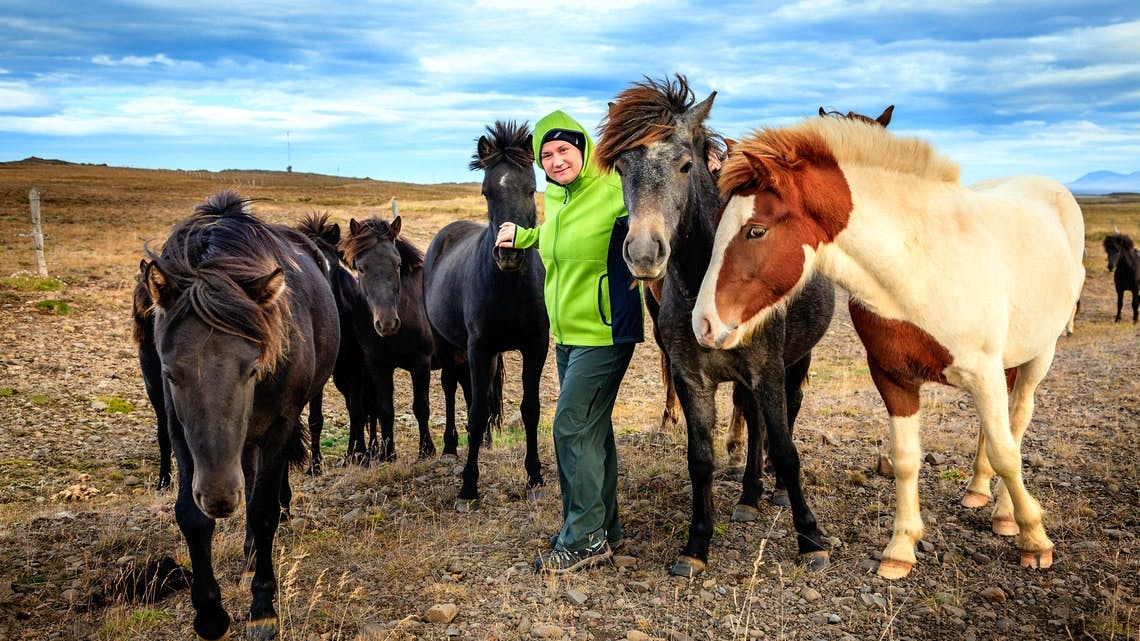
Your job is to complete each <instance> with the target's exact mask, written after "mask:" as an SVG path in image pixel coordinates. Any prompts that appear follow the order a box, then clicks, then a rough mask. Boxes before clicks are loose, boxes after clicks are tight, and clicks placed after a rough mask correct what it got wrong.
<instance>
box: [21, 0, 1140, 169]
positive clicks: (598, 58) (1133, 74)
mask: <svg viewBox="0 0 1140 641" xmlns="http://www.w3.org/2000/svg"><path fill="white" fill-rule="evenodd" d="M674 73H682V74H684V75H686V76H687V77H688V79H689V81H690V84H691V85H692V86H693V88H694V90H695V91H696V92H697V93H698V94H699V97H701V98H703V97H704V96H705V95H707V94H708V93H709V92H711V91H714V90H715V91H717V92H718V93H717V99H716V104H715V107H714V108H713V112H712V116H711V119H710V121H709V124H710V125H711V126H712V127H714V128H715V129H717V130H718V131H720V132H721V133H722V134H724V135H727V136H730V137H739V136H742V135H745V134H747V133H748V132H749V131H751V130H752V129H754V128H757V127H761V126H766V125H784V124H790V123H793V122H796V121H798V120H800V119H801V118H804V117H808V116H811V115H814V114H815V113H816V111H817V110H818V108H819V107H820V106H823V107H825V108H827V109H839V110H842V111H848V110H855V111H859V112H862V113H866V114H869V115H872V116H875V115H878V114H879V112H880V111H882V109H883V108H884V107H886V106H887V105H888V104H894V105H896V108H895V113H894V120H893V122H892V124H891V128H892V129H893V130H895V131H896V133H900V134H905V135H913V136H920V137H924V138H927V139H929V140H931V141H932V142H933V143H934V144H935V145H936V146H937V147H938V148H939V149H940V150H941V151H942V152H944V153H945V154H947V155H949V156H950V157H952V158H954V159H955V160H957V161H958V162H959V163H960V164H961V166H962V174H963V179H964V180H965V181H967V182H973V181H975V180H980V179H983V178H989V177H994V176H1001V175H1007V174H1011V173H1022V172H1032V173H1040V174H1045V175H1048V176H1052V177H1054V178H1056V179H1058V180H1061V181H1062V182H1069V181H1072V180H1075V179H1077V178H1079V177H1080V176H1082V175H1084V174H1085V173H1088V172H1091V171H1095V170H1111V171H1117V172H1120V173H1131V172H1133V171H1137V170H1140V153H1138V150H1140V2H1136V1H1135V0H1120V1H1112V2H1109V1H1103V0H1073V1H1066V2H1060V1H1052V0H1028V1H1026V0H997V1H993V2H990V1H987V0H955V1H953V2H950V1H937V0H935V1H925V0H894V1H887V0H802V1H789V2H758V1H754V0H749V1H747V2H737V1H735V0H718V1H715V2H687V1H684V0H576V1H575V2H551V3H546V4H543V3H540V2H535V1H533V0H531V1H530V2H519V1H517V0H461V1H459V2H435V1H433V0H420V1H418V2H368V1H363V0H322V2H300V1H296V0H273V1H272V2H269V1H266V0H239V1H237V2H220V1H218V0H195V1H194V2H173V1H171V0H137V1H126V0H124V1H117V2H116V1H112V2H108V1H102V0H56V1H53V2H44V1H43V0H7V1H6V2H5V3H4V7H3V9H0V161H7V160H19V159H21V158H25V157H28V156H39V157H44V158H58V159H62V160H68V161H72V162H83V163H107V164H110V165H120V166H130V167H145V168H165V169H207V170H221V169H274V170H283V169H285V167H286V166H289V165H292V167H293V168H294V170H295V171H305V172H317V173H324V174H332V175H341V176H353V177H366V176H367V177H371V178H375V179H383V180H398V181H410V182H422V183H435V182H469V181H474V180H478V179H479V176H478V175H476V174H473V173H472V172H471V171H469V170H468V169H467V164H468V162H469V161H470V158H471V155H472V154H473V153H474V151H475V140H476V139H477V138H478V137H479V135H480V134H481V133H482V132H483V128H484V127H485V126H486V125H488V124H490V123H493V122H494V121H495V120H520V121H528V122H530V123H534V122H535V121H536V120H537V119H538V118H539V117H541V116H542V115H543V114H545V113H546V112H548V111H550V110H552V109H556V108H561V109H565V110H566V111H568V112H569V113H571V114H572V115H574V116H576V117H577V118H578V119H579V120H580V121H581V122H582V123H583V124H584V125H586V126H587V127H589V128H590V129H591V130H593V129H594V128H595V127H596V125H597V124H598V121H599V120H600V118H601V117H602V114H603V112H604V109H605V107H606V103H607V101H609V100H611V99H612V98H613V97H614V96H615V95H616V94H617V93H618V92H619V91H621V90H622V89H624V88H625V87H627V86H628V85H629V84H630V83H631V82H634V81H638V80H641V79H643V77H645V76H648V77H650V78H654V79H662V78H666V77H669V76H671V75H672V74H674Z"/></svg>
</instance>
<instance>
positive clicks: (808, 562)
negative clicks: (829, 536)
mask: <svg viewBox="0 0 1140 641" xmlns="http://www.w3.org/2000/svg"><path fill="white" fill-rule="evenodd" d="M827 560H828V552H827V550H816V551H815V552H805V553H803V554H801V555H800V558H799V564H800V566H801V567H803V568H805V569H807V570H809V571H811V572H819V571H821V570H823V569H824V568H826V567H827Z"/></svg>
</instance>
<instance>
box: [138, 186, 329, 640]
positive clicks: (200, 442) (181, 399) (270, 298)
mask: <svg viewBox="0 0 1140 641" xmlns="http://www.w3.org/2000/svg"><path fill="white" fill-rule="evenodd" d="M248 206H249V201H247V200H244V199H243V198H241V196H240V195H238V194H237V193H236V192H234V191H230V190H225V191H222V192H219V193H217V194H215V195H213V196H211V197H210V198H208V199H207V200H206V202H205V203H203V204H201V205H199V206H197V207H196V208H195V210H194V214H193V215H192V216H190V217H189V218H187V219H186V220H184V221H182V222H180V223H178V224H177V225H175V226H174V228H173V229H172V230H171V234H170V237H169V238H168V239H167V240H166V242H165V243H164V244H163V247H162V251H161V253H157V252H155V251H153V250H151V249H147V252H146V253H147V257H148V260H149V261H150V264H149V265H148V266H147V269H146V275H145V279H144V280H145V282H146V284H147V288H148V290H149V292H150V295H151V298H152V299H153V300H154V303H155V307H156V316H155V323H154V336H155V345H156V347H157V351H158V354H159V357H160V360H161V363H162V386H163V396H164V399H165V407H166V411H167V419H168V422H169V431H170V439H171V444H172V446H173V449H174V455H175V457H176V459H177V461H178V469H179V475H178V498H177V500H176V502H175V506H174V512H175V518H176V519H177V521H178V526H179V528H180V529H181V530H182V534H183V536H184V537H185V539H186V545H187V548H188V551H189V554H190V562H191V565H192V566H193V571H194V582H193V585H192V587H191V594H190V597H191V601H192V602H193V604H194V609H195V611H196V616H195V617H194V631H195V632H196V633H197V634H198V636H199V637H200V638H202V639H220V638H222V637H224V636H226V635H227V634H228V633H229V628H230V616H229V614H228V613H227V612H226V610H225V608H224V607H223V606H222V600H221V590H220V588H219V586H218V582H217V579H216V578H215V577H214V570H213V567H212V562H211V547H212V539H213V534H214V528H215V519H220V518H226V517H228V516H230V515H232V514H233V513H234V512H235V511H237V509H238V508H239V507H240V506H241V505H242V503H243V501H244V502H245V507H246V538H245V546H244V548H245V554H246V560H247V564H248V565H247V567H252V568H254V571H253V576H252V580H251V582H250V592H251V595H252V601H251V603H250V608H249V622H248V623H247V624H246V626H245V634H246V637H247V638H251V639H270V638H274V637H275V636H276V635H277V632H278V617H277V612H276V610H275V609H274V606H273V600H274V596H275V594H276V591H277V578H276V576H275V574H274V569H273V539H274V536H275V534H276V531H277V524H278V522H279V521H280V519H281V512H282V511H281V506H282V505H286V506H287V505H288V504H289V498H290V495H289V490H288V468H289V464H290V463H292V464H294V465H298V466H299V465H302V464H303V463H304V460H305V457H306V454H307V449H306V447H305V439H306V435H305V425H304V424H303V423H302V421H301V411H302V410H303V409H304V407H305V405H306V404H307V403H308V402H309V400H310V399H312V398H313V397H314V396H316V395H317V394H318V393H319V392H320V391H321V388H322V387H323V386H324V385H325V382H326V381H327V380H328V378H329V376H330V375H331V374H332V370H333V365H334V362H335V360H336V352H337V344H338V342H339V339H340V327H339V324H338V322H337V317H336V302H335V300H334V299H333V294H332V290H331V288H330V287H329V283H328V275H327V272H326V271H325V269H324V264H325V263H324V259H323V258H322V256H321V254H320V252H319V250H318V249H317V248H316V246H315V245H313V243H312V242H311V241H310V240H309V239H308V238H307V237H305V235H304V234H302V233H301V232H299V231H297V230H294V229H290V228H288V227H282V226H275V225H268V224H266V223H263V222H262V221H260V220H258V219H257V218H255V217H254V216H253V215H252V214H250V213H249V210H248Z"/></svg>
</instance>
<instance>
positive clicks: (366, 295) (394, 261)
mask: <svg viewBox="0 0 1140 641" xmlns="http://www.w3.org/2000/svg"><path fill="white" fill-rule="evenodd" d="M401 225H402V223H401V219H400V217H399V216H396V218H395V219H394V220H392V221H391V222H388V221H385V220H381V219H380V218H370V219H367V220H365V221H363V222H357V221H356V220H355V219H353V220H350V221H349V223H348V230H349V231H348V235H347V236H345V237H344V238H342V239H341V241H340V244H339V249H340V253H341V254H342V255H343V256H344V260H345V262H347V263H348V265H349V266H350V267H351V268H352V269H353V270H354V271H355V272H356V274H357V277H356V284H357V288H356V291H355V293H354V294H355V295H354V297H353V300H352V302H351V303H350V305H349V308H350V310H349V311H350V313H351V317H352V322H353V328H352V331H353V333H354V334H355V336H356V339H357V341H358V342H359V344H360V349H361V350H362V355H363V360H364V365H365V370H366V376H365V380H366V381H370V382H371V383H372V386H373V387H372V388H371V389H368V390H366V394H365V395H366V397H367V398H369V399H370V400H371V401H372V404H373V408H374V411H375V414H376V416H378V417H379V419H380V437H381V438H380V446H379V452H375V451H372V454H373V455H375V456H376V457H377V458H379V459H380V460H382V461H390V460H392V459H394V458H396V450H395V443H394V433H393V432H394V431H393V423H394V422H395V405H394V393H395V387H394V384H393V378H392V377H393V374H394V373H395V370H396V369H397V368H399V369H402V370H405V371H407V372H408V373H409V374H410V375H411V378H412V413H413V414H414V415H415V417H416V423H417V424H418V425H419V431H420V445H419V456H420V457H421V458H424V457H428V456H434V455H435V444H434V443H432V440H431V433H430V432H429V431H428V419H429V418H430V407H429V404H428V395H429V392H430V387H431V369H432V356H433V352H434V348H433V337H432V332H431V326H430V325H429V324H428V319H427V312H426V310H425V308H424V285H423V281H424V278H423V264H424V255H423V252H421V251H420V250H419V249H418V248H417V247H416V246H415V245H414V244H412V242H411V241H409V240H407V239H406V238H404V237H403V236H401V235H400V228H401ZM363 440H364V438H363V434H362V433H361V434H356V435H355V436H354V435H351V434H350V437H349V445H350V451H352V449H351V448H352V445H353V443H355V444H356V445H357V447H362V446H363ZM375 443H376V434H375V431H373V433H372V446H370V450H374V445H375Z"/></svg>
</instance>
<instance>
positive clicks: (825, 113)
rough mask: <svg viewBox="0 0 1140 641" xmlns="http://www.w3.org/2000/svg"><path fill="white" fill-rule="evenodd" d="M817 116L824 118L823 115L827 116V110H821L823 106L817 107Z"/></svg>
mask: <svg viewBox="0 0 1140 641" xmlns="http://www.w3.org/2000/svg"><path fill="white" fill-rule="evenodd" d="M819 117H820V118H825V117H827V112H826V111H824V110H823V107H820V108H819Z"/></svg>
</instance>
